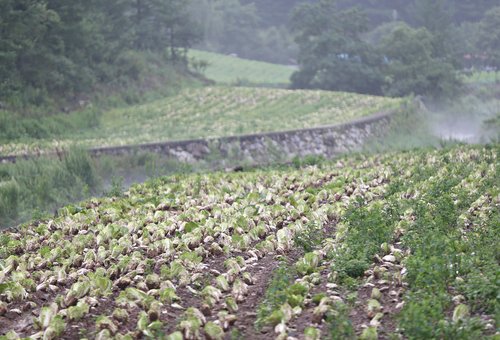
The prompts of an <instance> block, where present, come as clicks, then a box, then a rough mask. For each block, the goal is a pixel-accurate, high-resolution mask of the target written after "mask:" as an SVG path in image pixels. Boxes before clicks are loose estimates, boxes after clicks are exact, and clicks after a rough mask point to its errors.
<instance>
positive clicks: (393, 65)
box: [381, 24, 459, 97]
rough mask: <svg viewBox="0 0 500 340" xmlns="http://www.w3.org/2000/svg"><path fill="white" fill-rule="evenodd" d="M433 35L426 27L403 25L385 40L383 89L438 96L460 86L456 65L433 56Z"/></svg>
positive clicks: (383, 43)
mask: <svg viewBox="0 0 500 340" xmlns="http://www.w3.org/2000/svg"><path fill="white" fill-rule="evenodd" d="M433 42H434V40H433V35H432V34H431V33H430V32H429V31H428V30H427V29H426V28H420V29H412V28H410V27H409V26H407V25H406V24H401V25H400V27H398V28H396V29H395V30H394V31H393V32H392V33H391V34H390V35H389V36H387V37H386V38H385V39H384V40H383V41H382V46H381V50H382V51H383V53H384V55H385V57H386V58H387V66H386V84H385V86H384V92H385V93H386V94H387V95H390V96H406V95H409V94H417V95H427V96H431V97H439V96H442V95H451V94H453V93H454V92H455V90H456V89H457V87H458V85H459V81H458V77H457V74H456V71H455V69H454V68H453V65H452V64H450V63H447V62H445V61H443V60H441V59H439V58H436V57H434V56H433Z"/></svg>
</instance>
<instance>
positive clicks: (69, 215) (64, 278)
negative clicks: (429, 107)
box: [0, 144, 500, 339]
mask: <svg viewBox="0 0 500 340" xmlns="http://www.w3.org/2000/svg"><path fill="white" fill-rule="evenodd" d="M499 152H500V145H498V144H497V145H491V146H487V147H480V146H477V147H464V146H461V147H454V148H451V149H447V150H441V151H432V150H423V151H413V152H405V153H391V154H383V155H375V156H370V157H365V156H352V157H346V158H343V159H339V160H337V161H336V163H325V164H320V165H318V166H312V167H307V168H303V169H299V170H297V169H294V168H282V169H276V170H255V171H252V172H240V173H211V174H198V175H188V176H185V175H179V176H175V177H171V178H163V179H157V180H155V181H150V182H148V183H146V184H143V185H136V186H134V187H132V188H131V189H130V190H129V191H128V192H126V193H125V194H124V196H123V197H119V198H118V197H113V198H102V199H92V200H90V201H87V202H83V203H81V204H80V205H78V206H70V207H67V208H64V209H62V210H61V211H60V213H59V217H56V218H54V219H52V220H46V221H37V222H34V223H32V224H29V225H25V226H23V227H21V228H20V229H19V230H18V231H15V232H14V231H10V232H2V233H1V234H0V245H1V247H0V269H1V271H0V335H1V334H7V336H8V337H7V338H6V339H11V338H16V336H22V337H25V336H36V337H38V338H39V337H42V336H44V337H45V338H54V337H59V336H62V337H64V338H76V337H85V338H94V337H96V338H100V339H103V338H109V337H110V336H112V335H113V336H116V337H117V338H118V339H125V338H128V339H135V338H141V337H153V338H160V337H163V336H167V335H169V337H168V338H167V339H182V338H183V336H184V338H187V339H193V338H200V337H204V336H206V338H208V339H223V338H224V337H225V336H232V337H236V338H239V337H241V336H245V337H248V338H250V337H252V338H258V339H261V338H262V339H264V338H274V337H275V336H280V337H281V338H286V337H287V336H292V337H296V338H302V337H304V336H305V337H306V338H309V339H320V338H325V337H330V336H331V337H333V338H335V337H337V336H339V335H341V337H342V338H352V337H353V336H354V335H358V336H359V335H361V336H362V338H365V339H376V338H377V335H378V336H381V337H383V338H399V337H404V338H419V339H430V338H455V339H478V338H486V336H488V335H492V334H494V332H495V328H494V323H495V321H494V313H495V311H496V310H498V300H497V293H498V288H499V287H498V282H497V276H498V272H499V270H500V268H499V264H498V252H497V247H498V244H499V241H500V239H499V237H498V221H499V219H500V216H499V211H500V210H499V209H498V205H499V204H500V201H499V200H500V196H499V194H500V187H499V185H498V184H499V183H500V178H499V177H498V176H499V172H498V164H499V163H498V158H497V157H498V155H499ZM125 336H126V337H125Z"/></svg>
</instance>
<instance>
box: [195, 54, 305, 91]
mask: <svg viewBox="0 0 500 340" xmlns="http://www.w3.org/2000/svg"><path fill="white" fill-rule="evenodd" d="M188 56H189V57H190V58H194V59H196V60H198V61H199V60H204V61H207V62H208V67H207V69H206V71H205V72H204V74H205V76H206V77H207V78H208V79H211V80H214V81H216V82H217V83H220V84H236V83H241V82H245V83H250V84H259V85H287V84H289V83H290V77H291V76H292V73H293V72H294V71H295V68H294V67H293V66H287V65H277V64H271V63H266V62H262V61H255V60H248V59H242V58H238V57H234V56H227V55H224V54H218V53H212V52H206V51H199V50H190V51H189V54H188Z"/></svg>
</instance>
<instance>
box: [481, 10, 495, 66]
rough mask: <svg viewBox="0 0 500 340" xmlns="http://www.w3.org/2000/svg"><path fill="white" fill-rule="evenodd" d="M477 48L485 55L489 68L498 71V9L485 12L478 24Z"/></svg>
mask: <svg viewBox="0 0 500 340" xmlns="http://www.w3.org/2000/svg"><path fill="white" fill-rule="evenodd" d="M478 47H479V48H481V49H482V50H483V51H484V53H485V54H486V55H487V57H488V59H487V61H488V63H489V64H490V65H489V66H492V67H495V69H496V71H499V70H500V7H495V8H492V9H491V10H489V11H488V12H486V14H485V16H484V18H483V19H482V20H481V22H480V24H479V39H478Z"/></svg>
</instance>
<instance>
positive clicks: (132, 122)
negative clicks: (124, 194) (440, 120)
mask: <svg viewBox="0 0 500 340" xmlns="http://www.w3.org/2000/svg"><path fill="white" fill-rule="evenodd" d="M400 105H401V100H400V99H392V98H384V97H375V96H365V95H359V94H354V93H342V92H326V91H308V90H293V91H292V90H284V89H265V88H244V87H238V88H232V87H205V88H199V89H186V90H184V91H183V92H181V93H180V94H179V95H177V96H173V97H167V98H165V99H161V100H158V101H154V102H151V103H147V104H144V105H139V106H132V107H128V108H121V109H114V110H110V111H106V112H104V113H103V114H102V115H101V116H99V117H98V121H99V124H97V126H95V127H92V128H89V129H83V130H82V131H79V132H75V131H70V132H68V134H67V135H61V136H60V137H58V138H53V137H51V138H48V139H34V140H31V141H30V140H26V139H23V140H18V141H15V140H14V141H10V142H9V143H6V144H3V145H0V155H19V154H32V153H40V152H42V153H43V152H46V151H51V150H52V151H53V150H60V149H64V148H67V147H68V146H69V145H73V144H79V145H80V146H83V147H102V146H119V145H135V144H140V143H151V142H161V141H167V140H185V139H191V138H208V137H224V136H233V135H242V134H251V133H260V132H273V131H284V130H290V129H301V128H309V127H316V126H321V125H330V124H339V123H346V122H349V121H351V120H353V119H356V118H360V117H364V116H368V115H371V114H375V113H379V112H381V111H390V110H394V109H397V108H398V107H399V106H400Z"/></svg>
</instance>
